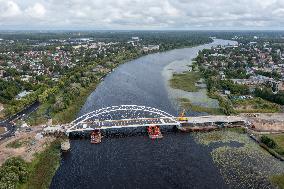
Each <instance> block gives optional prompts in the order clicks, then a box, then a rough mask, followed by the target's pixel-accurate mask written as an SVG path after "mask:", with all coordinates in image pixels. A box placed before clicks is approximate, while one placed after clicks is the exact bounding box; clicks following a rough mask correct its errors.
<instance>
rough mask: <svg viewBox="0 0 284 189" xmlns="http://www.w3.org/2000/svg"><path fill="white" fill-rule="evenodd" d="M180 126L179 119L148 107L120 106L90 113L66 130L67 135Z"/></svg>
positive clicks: (73, 122) (75, 121)
mask: <svg viewBox="0 0 284 189" xmlns="http://www.w3.org/2000/svg"><path fill="white" fill-rule="evenodd" d="M151 125H158V126H170V125H172V126H179V125H180V122H178V121H177V119H176V118H175V117H174V116H173V115H171V114H169V113H167V112H165V111H162V110H159V109H157V108H152V107H147V106H137V105H120V106H111V107H107V108H102V109H99V110H95V111H92V112H89V113H87V114H85V115H83V116H81V117H78V118H77V119H76V120H74V121H72V122H71V123H70V124H69V125H68V126H67V128H66V131H65V132H66V133H67V134H68V133H70V132H75V131H76V132H79V131H91V130H94V129H109V128H126V127H145V126H151Z"/></svg>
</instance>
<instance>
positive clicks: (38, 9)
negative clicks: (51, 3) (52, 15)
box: [25, 3, 46, 18]
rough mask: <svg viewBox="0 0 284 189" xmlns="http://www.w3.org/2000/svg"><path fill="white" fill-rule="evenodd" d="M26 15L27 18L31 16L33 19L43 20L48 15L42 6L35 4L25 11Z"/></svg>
mask: <svg viewBox="0 0 284 189" xmlns="http://www.w3.org/2000/svg"><path fill="white" fill-rule="evenodd" d="M25 13H26V15H27V16H30V17H33V18H43V17H44V15H45V13H46V10H45V7H44V6H43V5H42V4H40V3H35V4H34V5H33V6H30V7H28V8H27V9H26V10H25Z"/></svg>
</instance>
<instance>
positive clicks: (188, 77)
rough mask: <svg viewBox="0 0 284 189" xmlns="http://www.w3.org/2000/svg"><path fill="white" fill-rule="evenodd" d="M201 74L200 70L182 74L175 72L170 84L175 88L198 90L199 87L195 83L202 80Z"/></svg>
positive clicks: (190, 90)
mask: <svg viewBox="0 0 284 189" xmlns="http://www.w3.org/2000/svg"><path fill="white" fill-rule="evenodd" d="M200 78H201V75H200V73H198V72H184V73H181V74H173V77H172V79H170V85H171V87H172V88H174V89H181V90H184V91H188V92H197V91H198V87H197V86H195V83H196V82H197V81H198V80H200Z"/></svg>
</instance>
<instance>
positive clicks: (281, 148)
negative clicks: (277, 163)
mask: <svg viewBox="0 0 284 189" xmlns="http://www.w3.org/2000/svg"><path fill="white" fill-rule="evenodd" d="M268 137H269V138H271V139H273V140H274V141H275V142H276V144H277V147H276V148H275V149H274V150H275V151H276V152H277V153H278V154H280V155H282V156H283V157H284V134H270V135H268Z"/></svg>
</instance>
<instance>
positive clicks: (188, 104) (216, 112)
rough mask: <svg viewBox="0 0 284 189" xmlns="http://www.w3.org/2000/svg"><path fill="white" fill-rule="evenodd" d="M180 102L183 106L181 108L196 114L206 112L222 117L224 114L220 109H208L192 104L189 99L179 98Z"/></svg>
mask: <svg viewBox="0 0 284 189" xmlns="http://www.w3.org/2000/svg"><path fill="white" fill-rule="evenodd" d="M178 101H179V102H180V104H181V107H182V108H183V109H185V110H187V111H188V110H191V111H194V112H206V113H208V114H212V115H222V114H223V112H222V111H221V110H220V109H219V108H208V107H204V106H198V105H194V104H192V103H191V101H190V100H189V99H187V98H179V99H178Z"/></svg>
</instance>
